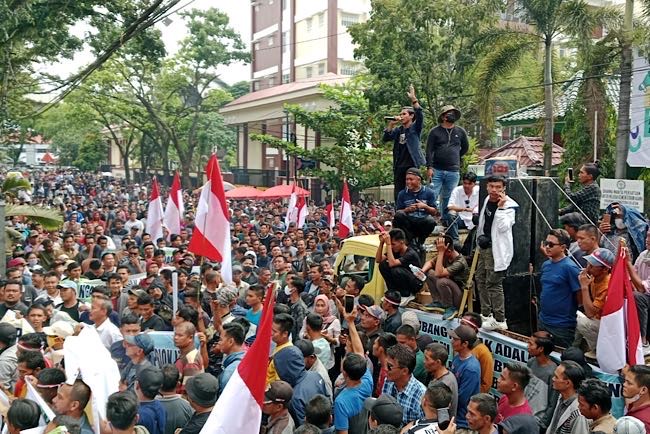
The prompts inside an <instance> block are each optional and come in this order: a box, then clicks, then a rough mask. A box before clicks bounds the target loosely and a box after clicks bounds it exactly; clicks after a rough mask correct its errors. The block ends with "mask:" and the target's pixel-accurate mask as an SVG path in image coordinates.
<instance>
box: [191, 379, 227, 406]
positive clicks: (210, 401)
mask: <svg viewBox="0 0 650 434" xmlns="http://www.w3.org/2000/svg"><path fill="white" fill-rule="evenodd" d="M218 389H219V382H218V381H217V379H216V378H214V376H213V375H212V374H208V373H205V372H204V373H202V374H198V375H195V376H193V377H191V378H190V379H189V380H187V383H186V384H185V391H186V392H187V396H188V397H189V398H190V399H191V400H192V401H194V402H195V403H196V404H198V405H199V406H201V407H212V406H213V405H214V403H215V402H217V390H218Z"/></svg>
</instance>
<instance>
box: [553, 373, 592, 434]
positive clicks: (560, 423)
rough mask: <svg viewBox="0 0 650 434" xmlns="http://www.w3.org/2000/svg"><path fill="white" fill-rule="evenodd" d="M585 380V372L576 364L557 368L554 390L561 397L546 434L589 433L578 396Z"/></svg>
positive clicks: (554, 376)
mask: <svg viewBox="0 0 650 434" xmlns="http://www.w3.org/2000/svg"><path fill="white" fill-rule="evenodd" d="M584 378H585V374H584V371H583V370H582V368H581V367H580V365H578V364H577V363H576V362H573V361H565V362H561V363H560V365H559V366H558V367H557V368H555V373H554V374H553V389H555V390H557V391H558V393H559V395H560V396H559V397H558V400H557V405H556V406H555V410H554V411H553V416H552V418H551V422H550V423H549V426H548V429H547V430H546V434H561V433H565V432H587V429H588V428H587V419H585V417H584V416H583V415H582V414H580V410H579V409H578V395H577V390H578V388H579V387H580V385H581V383H582V381H583V380H584Z"/></svg>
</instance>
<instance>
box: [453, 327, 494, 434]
mask: <svg viewBox="0 0 650 434" xmlns="http://www.w3.org/2000/svg"><path fill="white" fill-rule="evenodd" d="M449 337H450V338H451V347H452V349H453V350H454V352H455V353H456V355H455V356H454V359H453V360H452V362H451V372H452V373H453V374H454V375H455V376H456V381H457V382H458V409H457V411H456V424H457V425H458V428H460V429H468V426H469V425H468V420H467V418H466V414H467V409H468V405H469V401H470V398H471V397H472V396H474V395H476V394H477V393H479V391H480V382H481V365H480V364H479V362H478V359H477V358H476V357H474V355H473V354H472V346H473V345H474V343H475V342H476V332H475V331H474V329H473V328H472V327H470V326H467V325H460V326H458V327H456V328H455V329H454V330H451V331H450V332H449ZM494 418H496V415H495V417H494ZM494 418H493V419H494ZM472 429H475V428H472Z"/></svg>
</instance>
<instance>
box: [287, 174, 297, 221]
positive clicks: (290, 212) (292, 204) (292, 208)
mask: <svg viewBox="0 0 650 434" xmlns="http://www.w3.org/2000/svg"><path fill="white" fill-rule="evenodd" d="M297 203H298V195H297V194H296V184H294V185H293V188H292V189H291V196H290V197H289V205H288V206H287V215H286V216H285V217H284V224H285V225H287V227H289V224H290V223H298V208H296V204H297Z"/></svg>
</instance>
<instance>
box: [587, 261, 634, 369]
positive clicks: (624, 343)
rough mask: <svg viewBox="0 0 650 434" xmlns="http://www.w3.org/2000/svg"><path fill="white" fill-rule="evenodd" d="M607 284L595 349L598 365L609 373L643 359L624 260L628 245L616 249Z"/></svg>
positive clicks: (630, 285)
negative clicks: (616, 255)
mask: <svg viewBox="0 0 650 434" xmlns="http://www.w3.org/2000/svg"><path fill="white" fill-rule="evenodd" d="M618 250H619V251H618V258H617V259H616V262H615V263H614V267H613V269H612V275H611V277H610V279H609V288H607V300H606V301H605V305H604V306H603V310H602V314H601V315H602V316H601V318H600V328H599V330H598V343H597V345H596V348H599V349H600V350H599V351H597V352H596V358H597V359H598V365H599V366H600V368H601V369H602V370H603V371H605V372H608V373H610V374H615V373H617V372H618V371H619V369H621V368H623V366H625V364H626V363H627V364H629V365H630V366H633V365H637V364H641V365H643V364H644V363H645V361H644V359H643V348H642V343H641V333H640V331H639V330H640V329H639V317H638V316H637V311H636V303H635V301H634V293H633V290H632V284H631V283H630V277H629V275H628V271H627V266H626V262H627V261H628V258H627V255H628V252H627V249H624V248H619V249H618Z"/></svg>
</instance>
